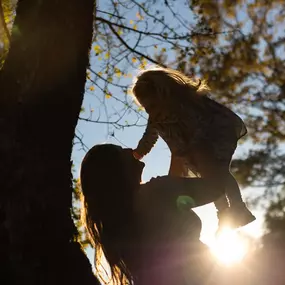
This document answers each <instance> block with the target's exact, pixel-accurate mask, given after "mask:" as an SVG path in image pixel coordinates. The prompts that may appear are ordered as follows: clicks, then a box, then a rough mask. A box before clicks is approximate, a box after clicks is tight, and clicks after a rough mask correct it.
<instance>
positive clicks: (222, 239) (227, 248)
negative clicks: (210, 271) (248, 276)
mask: <svg viewBox="0 0 285 285" xmlns="http://www.w3.org/2000/svg"><path fill="white" fill-rule="evenodd" d="M210 248H211V252H212V253H213V255H214V256H215V257H216V258H217V259H218V260H219V261H220V262H221V263H223V264H224V265H227V266H231V265H234V264H237V263H240V262H241V261H242V260H243V258H244V257H245V256H246V253H247V251H248V244H247V242H246V240H245V239H243V238H242V237H241V236H240V235H239V234H238V232H236V231H234V230H231V229H229V228H225V229H223V230H222V232H220V234H219V235H218V236H217V237H216V239H215V241H214V242H213V244H212V245H211V246H210Z"/></svg>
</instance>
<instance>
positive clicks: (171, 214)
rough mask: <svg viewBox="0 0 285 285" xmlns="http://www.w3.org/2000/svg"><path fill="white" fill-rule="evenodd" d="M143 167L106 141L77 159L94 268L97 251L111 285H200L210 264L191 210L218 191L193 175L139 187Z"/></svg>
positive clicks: (127, 152)
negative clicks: (106, 264)
mask: <svg viewBox="0 0 285 285" xmlns="http://www.w3.org/2000/svg"><path fill="white" fill-rule="evenodd" d="M143 168H144V163H142V162H140V161H138V160H137V159H135V158H134V157H133V151H132V150H131V149H123V148H121V147H119V146H116V145H111V144H105V145H97V146H94V147H93V148H92V149H91V150H90V151H89V152H88V153H87V154H86V156H85V158H84V160H83V162H82V167H81V173H80V178H81V186H82V192H83V209H84V218H85V225H86V228H87V230H88V233H89V238H90V241H91V242H92V244H93V246H94V248H95V252H96V254H95V267H96V268H97V269H98V268H99V267H100V266H102V264H101V260H102V254H104V255H105V257H106V259H107V261H108V263H109V265H110V268H111V274H112V278H113V280H114V281H115V282H118V283H123V282H124V281H127V282H128V283H131V282H134V284H143V285H144V284H149V285H152V284H153V285H160V284H163V285H167V284H169V285H174V284H177V285H182V284H189V283H190V284H201V283H200V282H201V278H202V277H206V276H207V273H205V271H203V270H202V268H205V270H206V267H207V266H210V267H211V266H212V263H211V262H210V261H209V262H208V261H207V262H206V258H205V259H203V257H202V256H205V257H206V255H207V254H208V253H207V249H206V248H205V246H204V245H203V244H202V243H201V242H200V241H199V236H200V231H201V221H200V219H199V217H198V216H197V215H196V214H195V213H194V212H193V211H192V210H191V208H192V207H194V206H201V205H203V204H206V203H210V202H212V201H214V200H216V199H217V198H219V197H220V196H221V195H223V194H224V193H223V192H221V190H220V187H219V185H213V183H212V182H211V181H207V180H205V179H201V178H180V177H177V178H176V177H170V176H163V177H158V178H155V179H151V180H150V182H148V183H146V184H141V175H142V171H143ZM200 260H203V262H202V263H200ZM204 261H205V262H204ZM202 265H203V266H202ZM210 267H208V269H209V268H210ZM197 272H199V273H197ZM196 279H197V280H196ZM195 280H196V281H195ZM189 281H191V282H189ZM195 282H197V283H195Z"/></svg>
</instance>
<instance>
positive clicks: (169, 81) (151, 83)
mask: <svg viewBox="0 0 285 285" xmlns="http://www.w3.org/2000/svg"><path fill="white" fill-rule="evenodd" d="M205 90H208V88H207V86H206V84H205V83H204V82H202V81H199V82H194V81H193V80H192V79H190V78H189V77H187V76H185V75H184V74H183V73H181V72H179V71H176V70H172V69H168V68H154V69H148V70H145V71H143V72H142V73H141V74H140V75H139V76H138V77H137V78H136V81H135V83H134V86H133V89H132V92H133V94H134V96H135V98H136V99H137V101H138V103H139V104H140V105H142V106H143V107H144V108H145V109H146V110H147V109H148V108H151V107H152V106H153V105H155V106H158V105H157V104H161V103H162V102H165V101H166V102H173V100H176V99H177V97H178V96H184V97H185V96H187V95H188V96H192V97H193V95H194V94H196V93H197V92H200V91H205ZM169 100H170V101H169Z"/></svg>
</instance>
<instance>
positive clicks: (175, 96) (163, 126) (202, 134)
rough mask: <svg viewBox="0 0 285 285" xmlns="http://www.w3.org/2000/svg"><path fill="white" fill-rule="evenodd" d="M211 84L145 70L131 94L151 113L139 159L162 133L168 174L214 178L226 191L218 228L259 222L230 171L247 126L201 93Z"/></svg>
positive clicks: (218, 203)
mask: <svg viewBox="0 0 285 285" xmlns="http://www.w3.org/2000/svg"><path fill="white" fill-rule="evenodd" d="M206 90H208V89H207V86H206V85H205V84H204V83H203V82H201V81H200V82H199V84H197V83H194V82H193V81H192V80H191V79H189V78H188V77H186V76H185V75H183V74H182V73H180V72H178V71H175V70H171V69H164V68H156V69H150V70H146V71H144V72H142V73H141V75H139V76H138V77H137V81H136V83H135V85H134V87H133V94H134V96H135V98H136V99H137V101H138V102H139V103H140V104H141V105H142V107H144V108H145V110H146V112H147V113H148V115H149V119H148V124H147V127H146V131H145V133H144V135H143V137H142V139H141V140H140V142H139V144H138V146H137V148H136V149H135V150H134V156H135V157H136V158H137V159H141V158H142V157H143V156H144V155H146V154H147V153H149V152H150V150H151V149H152V147H153V146H154V144H155V143H156V141H157V139H158V136H160V137H161V138H162V139H163V140H164V141H165V142H166V143H167V145H168V147H169V148H170V151H171V153H172V160H171V166H170V175H179V176H182V175H185V173H186V172H188V170H190V171H191V172H192V173H194V174H195V175H196V176H200V177H205V178H206V177H207V178H212V179H214V180H215V182H216V183H220V185H221V187H223V188H224V189H225V193H226V195H224V196H223V197H221V198H220V199H219V200H218V201H216V202H215V206H216V208H217V210H218V218H219V230H221V229H222V228H223V227H224V226H231V227H233V228H238V227H241V226H244V225H246V224H248V223H250V222H252V221H254V220H255V217H254V216H253V215H252V214H251V212H250V211H249V210H248V208H247V207H246V205H245V204H244V203H243V200H242V197H241V193H240V189H239V186H238V184H237V182H236V180H235V178H234V177H233V176H232V174H231V173H230V170H229V167H230V163H231V159H232V155H233V153H234V151H235V149H236V147H237V141H238V140H239V139H240V138H241V137H243V136H244V135H245V134H246V133H247V130H246V127H245V125H244V123H243V121H242V120H241V118H240V117H238V116H237V115H236V114H235V113H233V112H232V111H230V110H229V109H228V108H226V107H224V106H223V105H220V104H218V103H217V102H215V101H213V100H211V99H210V98H208V97H207V96H206V95H204V94H201V92H202V91H206Z"/></svg>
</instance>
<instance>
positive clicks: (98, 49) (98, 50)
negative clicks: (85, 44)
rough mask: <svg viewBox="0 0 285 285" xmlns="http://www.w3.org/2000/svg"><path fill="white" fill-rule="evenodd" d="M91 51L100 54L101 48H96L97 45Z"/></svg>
mask: <svg viewBox="0 0 285 285" xmlns="http://www.w3.org/2000/svg"><path fill="white" fill-rule="evenodd" d="M93 49H94V51H95V52H96V53H100V52H101V47H100V46H98V45H96V46H94V47H93Z"/></svg>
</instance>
